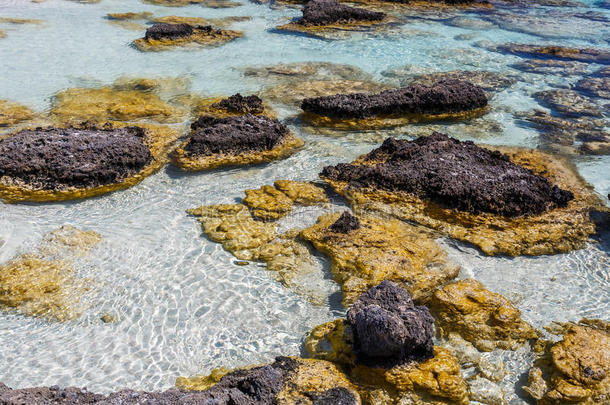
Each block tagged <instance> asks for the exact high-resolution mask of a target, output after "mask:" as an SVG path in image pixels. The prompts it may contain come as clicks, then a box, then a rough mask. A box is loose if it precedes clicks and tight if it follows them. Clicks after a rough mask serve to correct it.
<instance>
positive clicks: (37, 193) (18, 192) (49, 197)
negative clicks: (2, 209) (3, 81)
mask: <svg viewBox="0 0 610 405" xmlns="http://www.w3.org/2000/svg"><path fill="white" fill-rule="evenodd" d="M112 125H113V126H114V127H115V128H119V127H125V126H129V125H130V124H128V123H123V122H113V123H112ZM138 126H139V127H141V128H143V129H144V130H145V137H144V144H145V145H146V146H148V148H149V149H150V154H151V156H152V159H151V162H150V163H149V164H148V165H146V166H145V167H144V168H143V169H142V170H140V171H139V172H138V173H136V174H134V175H131V176H128V177H125V178H124V179H122V180H121V181H119V182H118V183H112V184H105V185H101V186H95V187H89V188H76V187H66V188H64V189H61V190H48V189H41V188H33V187H32V186H30V185H27V184H14V182H5V183H0V199H2V200H4V201H5V202H11V203H12V202H20V201H37V202H46V201H64V200H72V199H77V198H89V197H95V196H98V195H102V194H106V193H110V192H113V191H117V190H123V189H126V188H129V187H132V186H134V185H136V184H138V183H139V182H141V181H142V180H144V179H145V178H146V177H148V176H150V175H152V174H154V173H155V172H157V171H158V170H159V169H161V168H162V167H163V166H165V164H166V163H167V162H168V161H169V152H170V149H171V146H172V144H173V143H174V142H175V141H176V140H177V139H178V137H179V136H180V131H179V130H178V129H175V128H169V127H165V126H160V125H151V124H138Z"/></svg>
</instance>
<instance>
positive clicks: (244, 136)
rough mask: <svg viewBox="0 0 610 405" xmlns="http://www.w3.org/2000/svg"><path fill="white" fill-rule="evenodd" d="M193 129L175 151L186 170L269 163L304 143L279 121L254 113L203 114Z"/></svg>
mask: <svg viewBox="0 0 610 405" xmlns="http://www.w3.org/2000/svg"><path fill="white" fill-rule="evenodd" d="M191 130H192V131H191V135H190V136H189V138H188V139H187V140H186V141H185V142H184V143H183V144H182V145H180V146H179V147H178V149H177V150H176V152H175V158H176V159H175V160H176V163H177V164H178V165H179V166H180V167H182V168H184V169H186V170H204V169H211V168H215V167H220V166H229V165H242V164H255V163H262V162H269V161H272V160H276V159H281V158H285V157H287V156H290V155H291V154H293V153H294V152H295V151H296V149H298V148H299V147H300V146H302V145H303V141H301V140H300V139H299V138H297V137H295V136H294V135H293V134H292V133H291V132H290V131H289V130H288V128H286V126H284V125H283V124H282V123H280V122H279V121H278V120H276V119H271V118H268V117H265V116H255V115H252V114H245V115H238V116H229V117H224V118H216V117H212V116H201V117H199V118H198V119H197V120H196V121H195V122H193V123H192V124H191Z"/></svg>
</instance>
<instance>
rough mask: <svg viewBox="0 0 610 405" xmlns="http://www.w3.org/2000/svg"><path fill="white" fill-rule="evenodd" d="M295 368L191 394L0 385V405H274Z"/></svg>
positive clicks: (243, 376)
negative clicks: (94, 391) (106, 392)
mask: <svg viewBox="0 0 610 405" xmlns="http://www.w3.org/2000/svg"><path fill="white" fill-rule="evenodd" d="M296 367H297V363H296V361H295V360H293V359H291V358H288V357H278V358H276V360H275V362H274V363H272V364H270V365H267V366H263V367H255V368H252V369H248V370H237V371H234V372H231V373H229V374H227V375H225V376H224V377H223V378H222V379H221V380H220V382H219V383H218V384H216V385H214V386H213V387H211V388H210V389H208V390H205V391H191V392H185V391H180V390H177V389H170V390H167V391H164V392H143V391H133V390H122V391H118V392H114V393H112V394H110V395H108V396H104V395H98V394H93V393H90V392H87V390H86V389H78V388H72V387H70V388H66V389H60V388H59V387H50V388H48V387H37V388H24V389H16V390H11V389H7V388H6V386H4V385H2V384H0V404H3V405H23V404H62V405H76V404H105V405H106V404H107V405H115V404H122V405H139V404H163V405H178V404H180V405H253V404H261V405H272V404H276V403H277V400H276V396H277V394H278V393H279V392H280V391H281V390H282V387H283V385H284V382H285V381H286V380H287V379H288V378H289V376H290V374H291V373H292V372H293V371H294V370H295V369H296ZM346 404H347V403H346Z"/></svg>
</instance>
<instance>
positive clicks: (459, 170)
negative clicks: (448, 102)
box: [321, 132, 574, 217]
mask: <svg viewBox="0 0 610 405" xmlns="http://www.w3.org/2000/svg"><path fill="white" fill-rule="evenodd" d="M366 159H367V160H369V161H379V162H380V163H377V164H373V165H354V164H339V165H336V166H327V167H325V168H324V169H323V171H322V173H321V176H322V177H323V178H327V179H329V180H336V181H345V182H348V183H349V186H350V187H355V188H363V187H366V188H369V189H371V188H372V189H380V190H386V191H395V192H407V193H410V194H414V195H416V196H418V197H420V198H423V199H428V200H432V201H434V202H436V203H438V204H440V205H442V206H446V207H450V208H455V209H458V210H460V211H467V212H470V213H475V214H477V213H481V212H489V213H493V214H499V215H504V216H507V217H516V216H521V215H532V214H540V213H542V212H544V211H546V210H548V209H551V208H555V207H565V206H566V205H567V203H568V202H569V201H570V200H572V199H573V198H574V195H573V194H572V193H571V192H570V191H566V190H562V189H560V188H559V187H557V186H556V185H553V184H551V183H550V182H549V181H548V180H547V179H546V178H544V177H542V176H539V175H537V174H534V173H533V172H532V171H531V170H529V169H526V168H524V167H522V166H519V165H516V164H514V163H513V162H511V161H510V159H509V158H508V156H506V155H504V154H502V153H500V152H498V151H491V150H489V149H485V148H481V147H479V146H477V145H475V144H474V143H473V142H470V141H467V142H461V141H459V140H457V139H453V138H449V137H448V136H447V135H444V134H440V133H438V132H436V133H434V134H432V135H431V136H428V137H425V136H424V137H420V138H418V139H415V140H413V141H408V140H397V139H394V138H388V139H386V140H385V141H384V142H383V144H382V145H381V147H379V148H377V149H374V150H373V151H372V152H370V153H369V154H368V155H367V157H366Z"/></svg>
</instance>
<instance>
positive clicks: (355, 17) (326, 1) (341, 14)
mask: <svg viewBox="0 0 610 405" xmlns="http://www.w3.org/2000/svg"><path fill="white" fill-rule="evenodd" d="M384 18H385V14H384V13H379V12H376V11H370V10H366V9H363V8H356V7H350V6H347V5H345V4H341V3H339V2H338V1H336V0H311V1H309V2H307V3H306V4H305V6H303V18H301V19H300V20H298V23H299V24H302V25H328V24H333V23H344V24H345V23H350V22H354V21H381V20H383V19H384Z"/></svg>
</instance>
